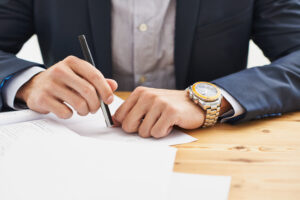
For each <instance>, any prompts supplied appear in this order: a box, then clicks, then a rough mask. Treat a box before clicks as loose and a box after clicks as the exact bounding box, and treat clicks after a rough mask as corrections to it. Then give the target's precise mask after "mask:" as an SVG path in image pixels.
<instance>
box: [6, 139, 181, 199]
mask: <svg viewBox="0 0 300 200" xmlns="http://www.w3.org/2000/svg"><path fill="white" fill-rule="evenodd" d="M79 138H80V139H77V138H75V137H72V138H71V137H70V138H68V139H66V138H63V137H60V136H57V135H56V136H53V135H52V136H46V137H42V138H39V137H34V138H33V137H27V138H22V139H21V140H19V141H18V144H17V145H14V146H13V147H12V148H11V150H10V151H9V153H8V154H7V155H6V156H5V157H4V162H3V164H2V165H0V199H1V200H20V199H30V200H40V199H43V200H53V199H63V200H83V199H88V200H99V199H105V200H119V199H130V200H141V199H143V200H153V199H155V200H166V198H167V184H168V180H169V178H170V176H171V174H172V169H173V163H174V159H175V154H176V149H175V148H172V147H167V146H157V145H137V144H126V143H125V144H124V143H116V142H106V141H105V142H103V141H98V140H94V139H89V138H83V137H79Z"/></svg>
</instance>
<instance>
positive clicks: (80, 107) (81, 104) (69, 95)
mask: <svg viewBox="0 0 300 200" xmlns="http://www.w3.org/2000/svg"><path fill="white" fill-rule="evenodd" d="M53 96H54V97H56V98H57V99H59V100H60V101H61V102H66V103H68V104H70V105H71V106H72V107H73V108H74V109H75V110H76V111H77V113H78V114H79V115H82V116H85V115H87V114H88V113H89V112H90V110H89V106H88V103H87V101H86V100H85V99H84V98H83V97H82V96H80V95H79V94H78V93H77V92H76V91H74V90H72V89H70V88H67V87H66V86H60V85H57V86H56V87H55V90H54V91H53Z"/></svg>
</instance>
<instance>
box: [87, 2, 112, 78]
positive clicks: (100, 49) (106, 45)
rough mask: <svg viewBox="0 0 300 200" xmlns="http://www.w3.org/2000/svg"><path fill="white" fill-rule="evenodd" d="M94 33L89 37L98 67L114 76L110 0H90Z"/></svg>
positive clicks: (103, 72) (107, 75) (109, 75)
mask: <svg viewBox="0 0 300 200" xmlns="http://www.w3.org/2000/svg"><path fill="white" fill-rule="evenodd" d="M88 6H89V18H90V25H91V31H92V35H91V38H87V39H88V41H89V43H90V46H91V48H92V49H93V52H92V53H93V55H94V59H95V63H96V67H97V68H98V69H99V70H100V71H101V72H102V74H103V75H104V76H105V77H107V78H111V77H112V56H111V4H110V0H88Z"/></svg>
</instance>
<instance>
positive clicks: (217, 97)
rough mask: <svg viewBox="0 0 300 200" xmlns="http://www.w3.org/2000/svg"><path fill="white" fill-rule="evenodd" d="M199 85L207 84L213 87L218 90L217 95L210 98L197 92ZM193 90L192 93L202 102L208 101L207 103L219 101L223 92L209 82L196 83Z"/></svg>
mask: <svg viewBox="0 0 300 200" xmlns="http://www.w3.org/2000/svg"><path fill="white" fill-rule="evenodd" d="M199 84H207V85H210V86H213V87H214V88H215V89H216V90H217V94H216V95H215V96H212V97H208V96H204V95H202V94H200V93H198V92H197V90H196V86H197V85H199ZM191 89H192V92H193V93H194V95H196V96H197V97H198V98H200V99H201V100H203V101H206V102H213V101H217V100H218V99H219V98H220V96H221V90H220V89H219V88H218V87H217V86H216V85H214V84H212V83H208V82H197V83H194V84H193V85H192V87H191Z"/></svg>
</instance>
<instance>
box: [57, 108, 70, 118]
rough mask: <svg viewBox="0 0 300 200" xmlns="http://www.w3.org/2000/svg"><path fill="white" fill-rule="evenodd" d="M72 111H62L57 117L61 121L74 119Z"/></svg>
mask: <svg viewBox="0 0 300 200" xmlns="http://www.w3.org/2000/svg"><path fill="white" fill-rule="evenodd" d="M72 114H73V113H72V111H70V110H68V109H61V110H60V112H59V113H58V114H57V116H58V117H59V118H61V119H69V118H71V117H72Z"/></svg>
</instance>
